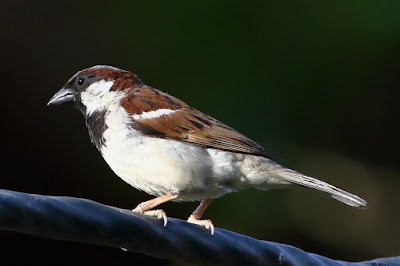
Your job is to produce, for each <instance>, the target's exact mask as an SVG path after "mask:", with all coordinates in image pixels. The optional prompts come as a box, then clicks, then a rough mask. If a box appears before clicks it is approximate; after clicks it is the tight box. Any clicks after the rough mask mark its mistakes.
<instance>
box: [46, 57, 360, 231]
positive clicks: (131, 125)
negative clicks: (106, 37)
mask: <svg viewBox="0 0 400 266" xmlns="http://www.w3.org/2000/svg"><path fill="white" fill-rule="evenodd" d="M67 102H73V103H74V104H75V106H76V107H77V108H78V109H79V110H80V111H81V112H82V114H83V116H84V117H85V122H86V126H87V128H88V131H89V135H90V139H91V141H92V143H93V144H94V145H95V146H96V148H97V149H98V150H99V151H100V153H101V155H102V156H103V158H104V159H105V161H106V162H107V163H108V165H109V166H110V167H111V169H112V170H113V171H114V173H115V174H116V175H118V176H119V177H120V178H122V179H123V180H124V181H125V182H127V183H128V184H130V185H131V186H133V187H135V188H136V189H139V190H143V191H145V192H147V193H148V194H151V195H154V196H156V198H154V199H152V200H149V201H146V202H142V203H140V204H139V205H137V207H136V208H135V209H134V210H133V211H135V212H139V213H143V214H147V215H152V216H156V217H158V218H159V219H164V226H165V225H166V223H167V217H166V215H165V213H164V211H163V210H161V209H157V210H153V208H154V207H156V206H157V205H159V204H161V203H164V202H167V201H193V200H196V201H201V203H200V205H199V207H198V208H197V209H196V210H195V211H194V212H193V213H192V214H191V215H190V217H189V218H188V222H190V223H194V224H198V225H200V226H203V227H204V228H206V229H210V230H211V234H213V233H214V226H213V224H212V222H211V221H210V220H200V218H201V216H202V214H203V212H204V210H205V209H206V208H207V206H208V205H209V204H210V203H211V201H212V200H213V199H215V198H218V197H221V196H222V195H224V194H226V193H229V192H233V191H237V190H241V189H245V188H257V189H262V190H265V189H269V188H274V187H286V186H291V185H301V186H304V187H308V188H313V189H316V190H320V191H323V192H325V193H328V194H330V195H331V196H332V197H333V198H334V199H336V200H339V201H341V202H343V203H345V204H348V205H350V206H352V207H357V208H365V207H366V205H367V202H366V201H365V200H363V199H361V198H360V197H358V196H356V195H353V194H351V193H348V192H346V191H343V190H341V189H339V188H336V187H334V186H332V185H329V184H327V183H325V182H323V181H320V180H318V179H315V178H312V177H308V176H305V175H303V174H301V173H298V172H296V171H294V170H291V169H288V168H286V167H284V166H281V165H280V164H278V163H276V162H275V161H273V160H272V157H271V155H270V154H268V152H267V151H265V150H264V149H263V148H262V147H261V146H260V145H258V144H257V143H256V142H254V141H252V140H251V139H249V138H247V137H245V136H244V135H242V134H240V133H239V132H238V131H236V130H235V129H233V128H231V127H229V126H227V125H225V124H224V123H222V122H220V121H218V120H216V119H214V118H213V117H211V116H208V115H206V114H203V113H201V112H200V111H198V110H196V109H195V108H193V107H191V106H189V105H187V104H186V103H184V102H183V101H181V100H179V99H177V98H175V97H173V96H171V95H169V94H167V93H164V92H162V91H160V90H157V89H155V88H152V87H150V86H147V85H145V84H144V83H143V82H142V81H141V80H140V79H139V78H138V77H137V76H136V75H135V74H133V73H131V72H129V71H125V70H121V69H118V68H115V67H111V66H105V65H98V66H94V67H91V68H87V69H84V70H82V71H79V72H78V73H76V74H75V75H73V76H72V78H71V79H70V80H68V82H67V83H66V84H65V85H64V87H63V88H62V89H61V90H59V91H58V92H57V93H56V94H55V95H54V96H53V97H52V98H51V99H50V101H49V102H48V105H54V104H61V103H67Z"/></svg>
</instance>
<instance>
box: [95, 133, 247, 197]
mask: <svg viewBox="0 0 400 266" xmlns="http://www.w3.org/2000/svg"><path fill="white" fill-rule="evenodd" d="M107 131H108V130H106V131H105V132H104V138H105V146H104V147H102V148H101V153H102V155H103V157H104V159H105V161H106V162H107V163H108V165H109V166H110V167H111V169H112V170H113V171H114V172H115V174H117V175H118V176H119V177H120V178H121V179H123V180H124V181H125V182H127V183H128V184H130V185H131V186H133V187H135V188H137V189H139V190H143V191H145V192H147V193H148V194H151V195H155V196H160V195H165V194H168V193H172V194H177V195H179V197H178V199H177V200H184V201H190V200H202V199H205V198H217V197H220V196H222V195H224V194H226V193H229V192H232V191H233V190H236V189H237V186H238V183H240V174H239V172H240V171H238V169H237V166H235V164H233V163H232V159H233V157H234V156H235V155H234V154H233V153H229V152H225V155H221V153H218V154H217V153H216V152H215V151H216V150H213V149H211V150H208V149H205V148H202V147H199V146H195V145H192V144H187V143H183V142H180V141H175V140H166V139H161V138H154V137H147V136H143V135H138V134H137V133H136V132H133V133H132V131H131V130H130V132H123V131H120V132H118V133H119V134H117V135H116V134H115V132H113V133H112V134H110V133H111V132H107ZM111 136H112V137H111Z"/></svg>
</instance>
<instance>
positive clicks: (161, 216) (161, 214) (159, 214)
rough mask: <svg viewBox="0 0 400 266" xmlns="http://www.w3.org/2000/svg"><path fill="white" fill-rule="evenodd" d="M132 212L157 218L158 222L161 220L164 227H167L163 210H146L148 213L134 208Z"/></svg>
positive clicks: (166, 219)
mask: <svg viewBox="0 0 400 266" xmlns="http://www.w3.org/2000/svg"><path fill="white" fill-rule="evenodd" d="M132 211H134V212H138V213H142V214H145V215H149V216H154V217H157V218H158V219H160V220H161V219H163V220H164V226H166V225H167V222H168V218H167V214H165V212H164V211H163V210H148V211H144V210H141V209H140V208H135V209H133V210H132Z"/></svg>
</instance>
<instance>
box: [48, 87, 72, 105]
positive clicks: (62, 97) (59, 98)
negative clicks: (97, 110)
mask: <svg viewBox="0 0 400 266" xmlns="http://www.w3.org/2000/svg"><path fill="white" fill-rule="evenodd" d="M75 96H76V92H74V91H72V90H69V89H64V88H62V89H61V90H59V91H58V92H57V93H56V94H54V96H53V97H51V99H50V101H49V102H48V103H47V105H54V104H62V103H68V102H74V101H75Z"/></svg>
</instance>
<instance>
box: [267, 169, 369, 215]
mask: <svg viewBox="0 0 400 266" xmlns="http://www.w3.org/2000/svg"><path fill="white" fill-rule="evenodd" d="M270 173H271V174H273V176H275V177H277V178H279V179H281V180H283V181H287V182H289V183H293V184H297V185H301V186H305V187H308V188H313V189H316V190H319V191H322V192H325V193H328V194H329V195H331V197H332V198H334V199H336V200H338V201H341V202H343V203H345V204H347V205H350V206H352V207H356V208H361V209H364V208H366V207H367V202H366V201H365V200H363V199H362V198H360V197H358V196H356V195H354V194H351V193H349V192H347V191H344V190H342V189H340V188H337V187H335V186H332V185H330V184H328V183H326V182H323V181H321V180H318V179H315V178H312V177H309V176H305V175H303V174H301V173H298V172H296V171H293V170H291V169H288V168H285V167H282V168H280V167H278V168H276V169H274V170H272V172H270Z"/></svg>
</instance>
